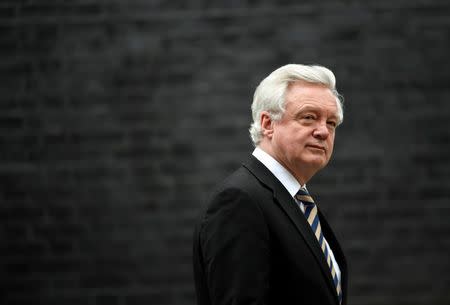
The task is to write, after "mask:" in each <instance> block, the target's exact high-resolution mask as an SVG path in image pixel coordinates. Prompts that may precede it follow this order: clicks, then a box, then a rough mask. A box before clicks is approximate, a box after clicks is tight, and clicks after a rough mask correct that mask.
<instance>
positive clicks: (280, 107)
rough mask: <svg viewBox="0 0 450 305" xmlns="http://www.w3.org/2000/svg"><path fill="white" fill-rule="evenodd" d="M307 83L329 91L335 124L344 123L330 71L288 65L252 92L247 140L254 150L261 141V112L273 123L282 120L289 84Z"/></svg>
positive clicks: (341, 103)
mask: <svg viewBox="0 0 450 305" xmlns="http://www.w3.org/2000/svg"><path fill="white" fill-rule="evenodd" d="M295 81H306V82H309V83H315V84H322V85H324V86H326V87H327V88H329V89H330V90H331V92H332V93H333V94H334V96H335V97H336V104H337V108H338V119H339V122H338V124H341V123H342V121H343V119H344V111H343V99H342V96H341V95H340V94H339V93H338V92H337V90H336V78H335V76H334V74H333V72H331V70H329V69H327V68H325V67H322V66H306V65H298V64H289V65H285V66H282V67H280V68H278V69H277V70H275V71H273V72H272V73H271V74H270V75H269V76H267V77H266V78H265V79H263V80H262V81H261V83H260V84H259V85H258V87H257V88H256V90H255V94H254V95H253V103H252V117H253V123H252V124H251V126H250V129H249V131H250V136H251V138H252V141H253V144H254V145H255V146H257V145H258V144H259V143H260V141H261V139H262V130H261V112H262V111H267V112H268V113H269V114H270V118H271V119H272V120H273V121H278V120H280V119H281V117H282V115H283V113H284V111H285V110H286V109H285V103H286V101H285V95H286V89H287V87H288V85H289V84H290V83H293V82H295Z"/></svg>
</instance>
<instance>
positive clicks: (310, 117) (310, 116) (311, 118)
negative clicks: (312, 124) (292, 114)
mask: <svg viewBox="0 0 450 305" xmlns="http://www.w3.org/2000/svg"><path fill="white" fill-rule="evenodd" d="M303 118H304V119H307V120H314V116H313V115H310V114H307V115H305V116H304V117H303Z"/></svg>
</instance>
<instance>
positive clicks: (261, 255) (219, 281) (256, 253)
mask: <svg viewBox="0 0 450 305" xmlns="http://www.w3.org/2000/svg"><path fill="white" fill-rule="evenodd" d="M200 243H201V248H202V249H201V252H202V255H203V262H204V270H205V275H206V279H207V283H208V290H209V297H210V300H211V303H212V304H213V305H225V304H234V305H240V304H246V305H257V304H258V305H262V304H266V303H267V302H266V300H267V292H268V285H269V281H268V279H269V272H270V270H269V266H270V263H269V257H270V255H269V250H270V249H269V231H268V227H267V224H266V223H265V219H264V215H263V213H262V211H261V209H260V208H259V206H258V204H257V202H255V201H254V200H253V199H252V198H251V196H250V195H249V194H247V193H245V192H244V191H242V190H240V189H238V188H228V189H225V190H222V191H220V192H218V193H216V195H215V196H213V198H212V201H211V204H210V206H209V209H208V211H207V213H206V217H205V218H204V221H203V222H202V225H201V228H200Z"/></svg>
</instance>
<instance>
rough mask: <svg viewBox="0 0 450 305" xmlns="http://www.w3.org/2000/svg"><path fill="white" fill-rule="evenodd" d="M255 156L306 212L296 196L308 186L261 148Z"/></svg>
mask: <svg viewBox="0 0 450 305" xmlns="http://www.w3.org/2000/svg"><path fill="white" fill-rule="evenodd" d="M253 156H254V157H255V158H256V159H258V160H259V161H260V162H261V163H262V164H264V166H265V167H267V168H268V169H269V170H270V171H271V172H272V174H273V175H274V176H275V177H276V178H277V179H278V180H279V181H280V182H281V184H282V185H283V186H284V187H285V188H286V190H287V191H288V192H289V194H291V196H292V198H294V200H295V201H296V202H298V203H299V206H300V209H301V210H302V212H303V213H304V212H305V206H304V205H303V203H302V202H300V201H298V200H296V199H295V197H294V196H295V195H296V194H297V192H298V191H299V189H300V187H306V185H300V183H299V182H298V181H297V179H295V178H294V176H292V174H291V173H290V172H289V171H288V170H287V169H286V168H284V167H283V166H282V165H281V164H280V163H279V162H278V161H277V160H275V159H274V158H273V157H272V156H271V155H269V154H268V153H266V152H265V151H264V150H262V149H261V148H259V147H256V148H255V150H254V151H253ZM324 238H325V236H324ZM325 245H326V247H327V249H328V253H330V257H331V260H332V261H333V266H334V270H335V271H336V274H337V276H338V278H339V281H341V269H339V265H338V263H337V262H336V259H335V258H334V254H333V250H331V248H330V246H329V245H328V242H327V240H326V239H325Z"/></svg>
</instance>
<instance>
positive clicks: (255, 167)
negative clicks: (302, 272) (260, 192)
mask: <svg viewBox="0 0 450 305" xmlns="http://www.w3.org/2000/svg"><path fill="white" fill-rule="evenodd" d="M243 166H244V167H245V168H247V169H248V170H249V171H250V173H252V174H253V176H254V177H256V179H258V180H259V181H260V182H261V183H262V184H263V185H264V186H265V187H267V188H269V189H271V190H272V192H273V197H274V201H275V202H276V203H277V204H278V205H279V206H280V207H281V208H282V209H283V210H284V212H285V213H286V214H287V216H288V218H289V219H290V220H291V221H292V223H293V224H294V225H295V227H296V228H297V230H298V232H299V233H300V235H301V236H302V238H303V239H304V240H305V242H306V244H307V245H308V246H309V249H310V250H311V252H312V253H313V254H314V256H315V258H316V260H317V262H318V263H319V265H320V267H321V270H322V273H323V276H324V277H325V278H326V282H327V283H328V287H329V288H330V289H332V290H333V293H334V294H336V288H335V286H334V283H333V279H332V277H331V273H330V269H329V267H328V264H327V262H326V259H325V256H324V254H323V252H322V249H321V248H320V246H319V243H318V242H317V239H316V237H315V235H314V233H313V231H312V229H311V226H310V225H309V223H308V221H307V220H306V218H305V217H304V215H303V213H302V211H301V210H300V208H299V207H298V205H297V204H296V202H295V200H294V198H293V197H292V196H291V195H290V194H289V192H288V191H287V190H286V188H284V186H283V185H282V184H281V182H280V181H279V180H278V179H277V178H276V177H275V176H274V175H273V174H272V173H271V172H270V170H269V169H267V167H265V166H264V165H263V164H262V163H261V162H260V161H259V160H257V159H256V158H255V157H253V156H251V158H250V160H249V161H247V162H246V163H244V164H243ZM319 217H320V221H321V225H322V221H324V222H325V227H326V229H325V231H326V232H324V235H325V238H326V239H327V241H328V242H329V244H330V241H329V240H328V238H329V236H330V238H331V239H332V241H331V244H330V247H332V249H333V253H334V252H335V250H336V251H337V252H338V253H339V254H338V255H337V256H338V257H339V258H340V259H339V260H340V261H339V267H340V268H341V259H343V255H342V251H341V249H340V247H339V246H338V243H337V240H336V238H335V237H334V234H332V231H331V228H330V227H329V225H328V223H326V221H325V220H324V217H323V216H322V214H320V216H319ZM342 262H343V263H344V264H345V261H344V260H342ZM343 267H344V269H343V268H341V271H343V272H342V274H344V272H345V271H346V270H345V269H346V266H343ZM345 273H346V272H345ZM342 277H344V275H342ZM343 288H344V287H343ZM343 291H344V290H343ZM337 300H338V299H337V295H336V301H337Z"/></svg>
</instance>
